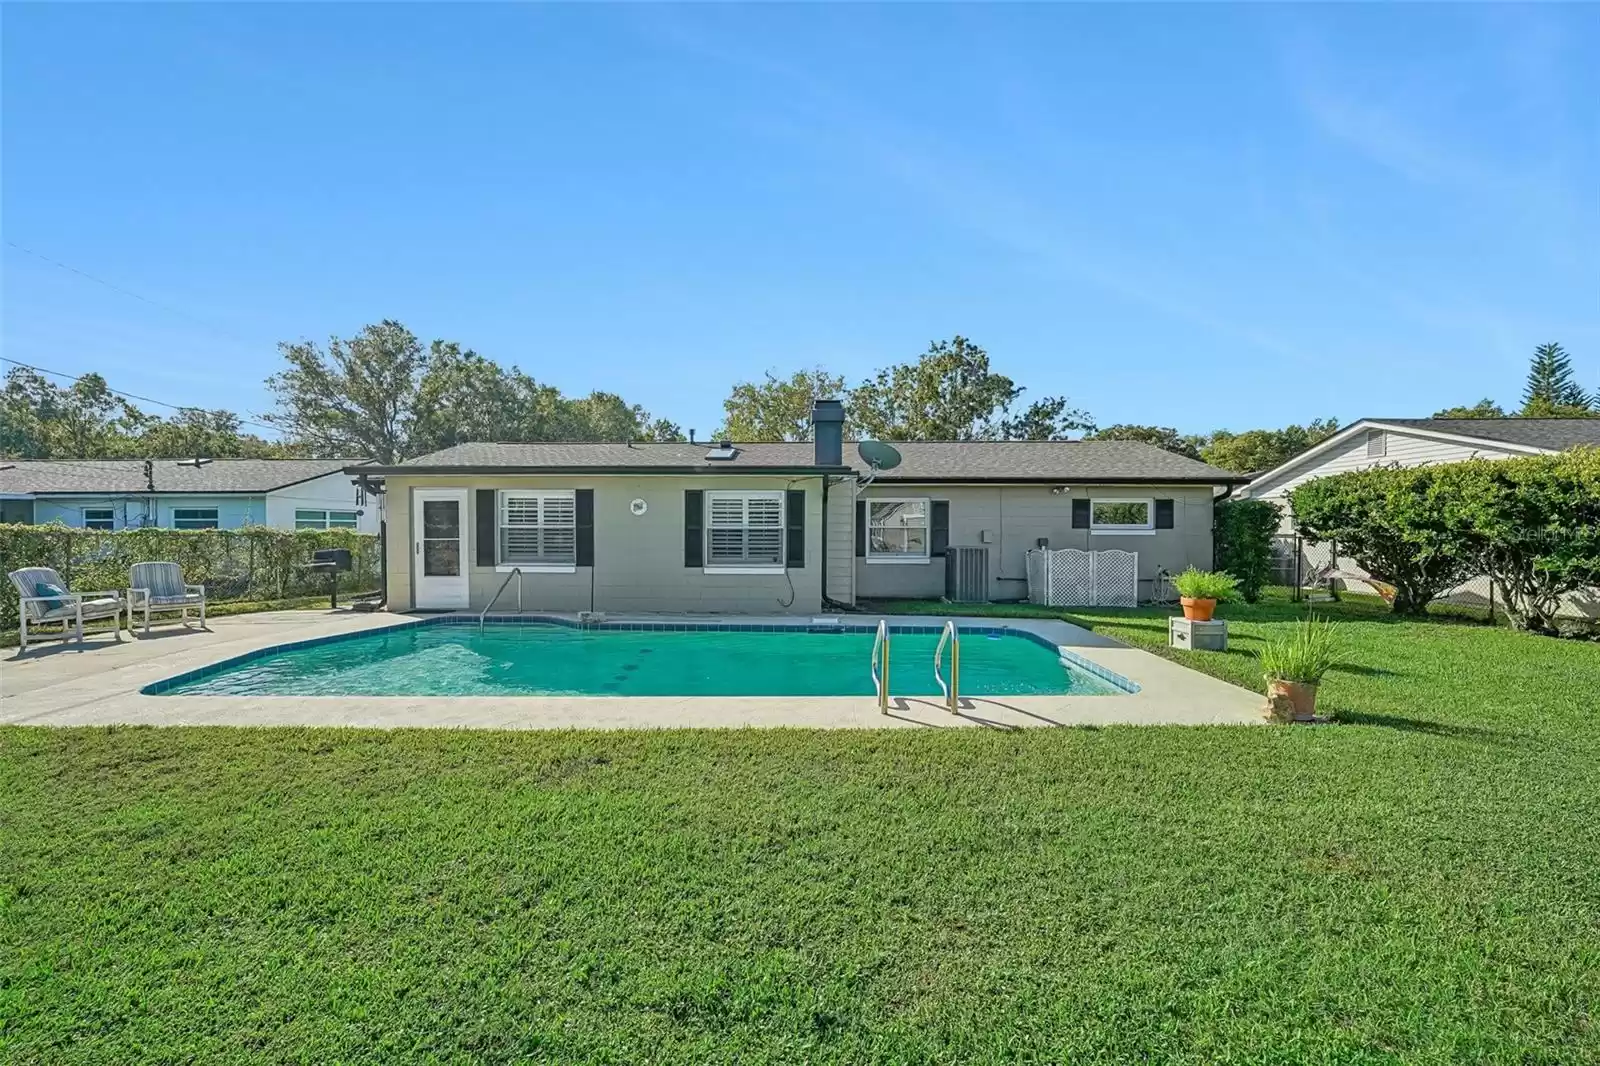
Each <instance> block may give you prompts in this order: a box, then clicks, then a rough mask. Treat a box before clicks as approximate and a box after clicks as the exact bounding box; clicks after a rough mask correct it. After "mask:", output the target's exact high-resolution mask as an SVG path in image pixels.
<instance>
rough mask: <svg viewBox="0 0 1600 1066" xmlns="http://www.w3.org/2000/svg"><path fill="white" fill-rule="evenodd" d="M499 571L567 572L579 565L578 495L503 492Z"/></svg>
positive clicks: (568, 492)
mask: <svg viewBox="0 0 1600 1066" xmlns="http://www.w3.org/2000/svg"><path fill="white" fill-rule="evenodd" d="M499 506H500V533H499V536H498V545H497V548H496V555H495V562H496V565H497V567H498V568H499V569H502V570H510V569H511V568H512V567H521V568H522V569H524V570H543V571H546V572H553V573H568V572H572V571H575V570H577V563H578V496H577V493H576V492H574V491H573V490H572V489H551V490H542V491H533V490H526V489H502V490H501V491H500V502H499Z"/></svg>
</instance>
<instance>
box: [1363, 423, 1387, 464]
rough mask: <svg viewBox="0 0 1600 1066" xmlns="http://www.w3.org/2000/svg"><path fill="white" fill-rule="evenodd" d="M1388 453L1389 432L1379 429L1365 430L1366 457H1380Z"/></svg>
mask: <svg viewBox="0 0 1600 1066" xmlns="http://www.w3.org/2000/svg"><path fill="white" fill-rule="evenodd" d="M1388 454H1389V434H1387V433H1385V432H1384V431H1383V430H1381V429H1369V430H1367V458H1368V459H1381V458H1382V457H1383V456H1385V455H1388Z"/></svg>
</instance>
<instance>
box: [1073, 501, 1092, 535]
mask: <svg viewBox="0 0 1600 1066" xmlns="http://www.w3.org/2000/svg"><path fill="white" fill-rule="evenodd" d="M1072 528H1073V529H1088V528H1089V501H1088V500H1073V501H1072Z"/></svg>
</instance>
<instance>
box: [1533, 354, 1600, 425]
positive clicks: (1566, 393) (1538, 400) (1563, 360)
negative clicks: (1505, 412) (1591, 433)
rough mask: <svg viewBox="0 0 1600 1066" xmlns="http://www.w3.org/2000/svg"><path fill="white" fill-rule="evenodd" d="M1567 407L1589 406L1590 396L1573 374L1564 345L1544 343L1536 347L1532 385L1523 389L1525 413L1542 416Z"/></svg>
mask: <svg viewBox="0 0 1600 1066" xmlns="http://www.w3.org/2000/svg"><path fill="white" fill-rule="evenodd" d="M1563 408H1567V409H1571V408H1576V409H1578V410H1580V411H1583V410H1587V409H1588V408H1589V395H1588V393H1586V392H1584V391H1583V388H1582V386H1580V385H1579V384H1578V382H1577V380H1576V379H1575V378H1573V376H1572V359H1571V357H1570V356H1568V355H1567V353H1566V351H1565V349H1563V348H1562V347H1561V345H1559V344H1556V343H1554V342H1552V343H1550V344H1541V345H1539V347H1537V348H1535V349H1534V350H1533V361H1532V363H1531V364H1530V365H1529V367H1528V385H1527V388H1525V389H1524V390H1523V392H1522V413H1523V414H1525V415H1538V414H1541V413H1544V412H1550V411H1556V410H1560V409H1563Z"/></svg>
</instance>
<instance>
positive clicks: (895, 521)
mask: <svg viewBox="0 0 1600 1066" xmlns="http://www.w3.org/2000/svg"><path fill="white" fill-rule="evenodd" d="M866 504H867V555H866V559H867V562H869V563H925V562H927V561H928V540H929V533H930V530H929V528H928V516H929V514H930V512H931V510H932V508H931V506H930V505H929V502H928V500H927V498H926V497H911V498H907V499H881V498H873V499H869V500H867V501H866Z"/></svg>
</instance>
